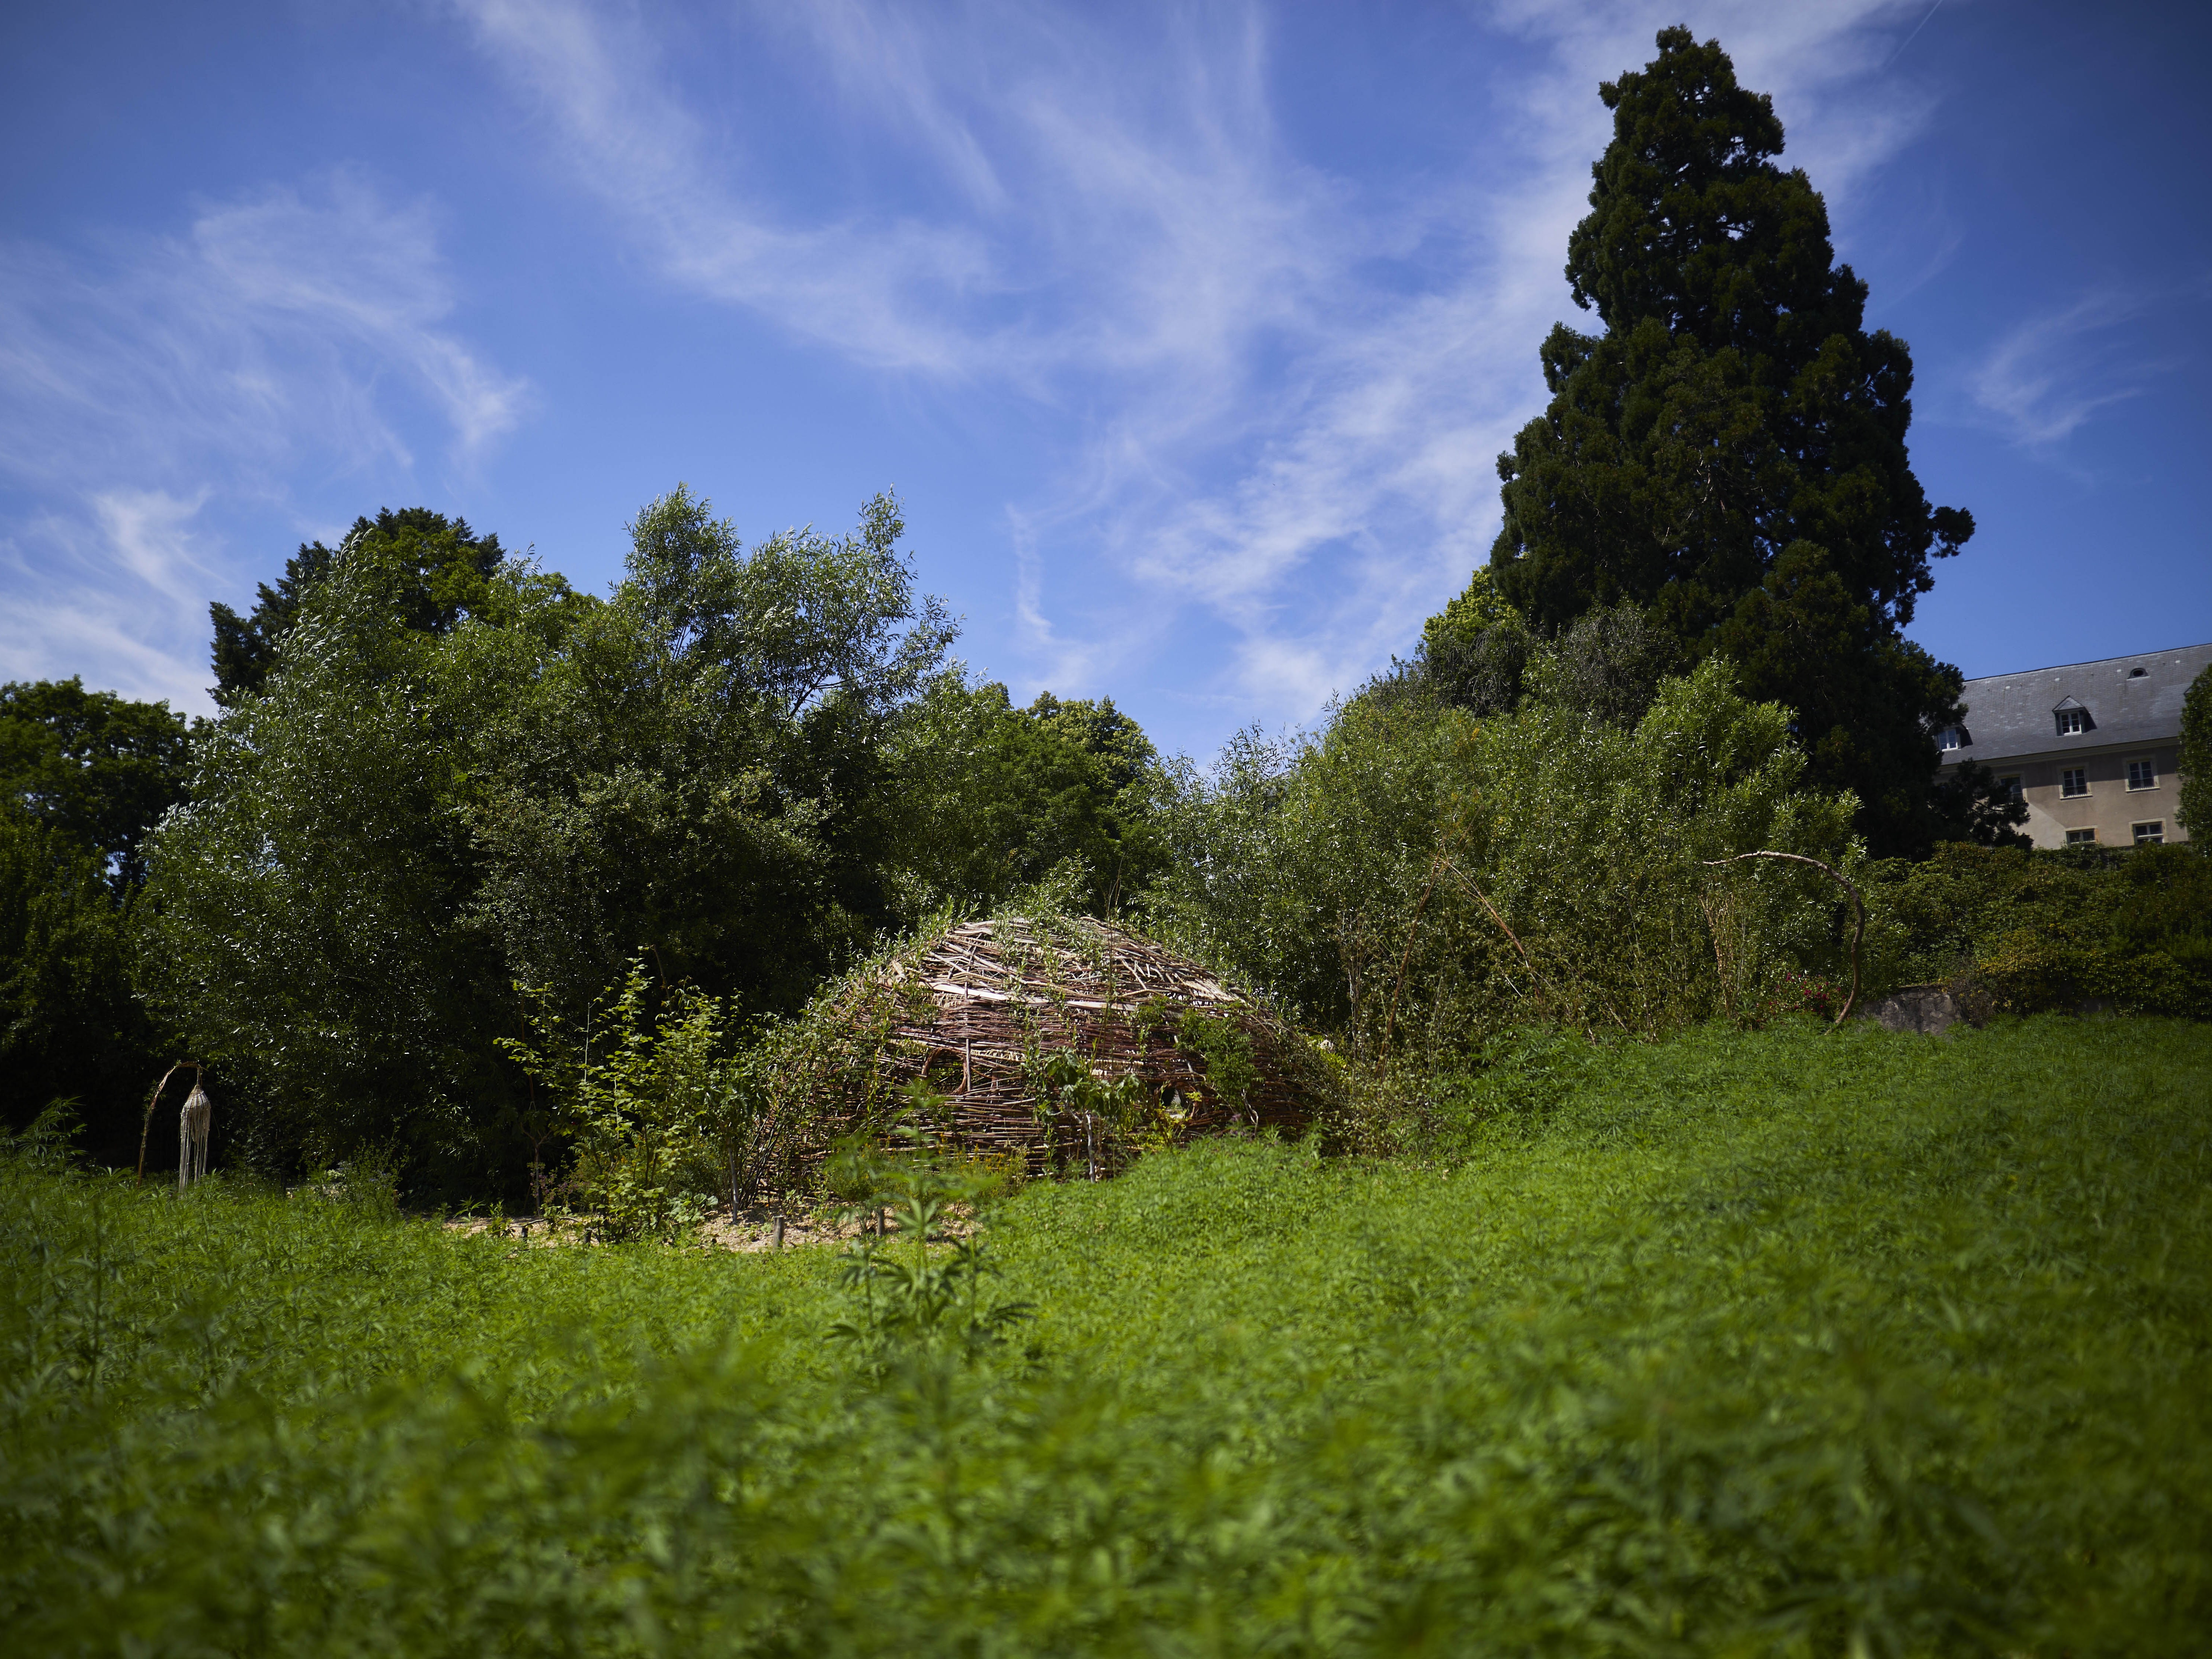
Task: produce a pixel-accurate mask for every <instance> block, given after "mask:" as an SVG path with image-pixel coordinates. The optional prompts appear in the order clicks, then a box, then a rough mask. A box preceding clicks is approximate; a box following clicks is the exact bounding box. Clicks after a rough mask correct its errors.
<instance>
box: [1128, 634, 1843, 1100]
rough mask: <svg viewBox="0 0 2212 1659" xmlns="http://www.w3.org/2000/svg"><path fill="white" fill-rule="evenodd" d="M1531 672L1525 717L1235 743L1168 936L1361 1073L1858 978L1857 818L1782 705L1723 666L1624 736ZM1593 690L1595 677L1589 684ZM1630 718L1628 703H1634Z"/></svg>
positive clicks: (1664, 693)
mask: <svg viewBox="0 0 2212 1659" xmlns="http://www.w3.org/2000/svg"><path fill="white" fill-rule="evenodd" d="M1574 669H1575V664H1574V662H1573V661H1572V660H1571V659H1569V658H1567V657H1565V656H1563V655H1560V654H1559V653H1553V654H1549V655H1547V654H1541V653H1540V654H1539V655H1538V656H1537V657H1536V658H1535V659H1533V660H1532V662H1531V664H1530V665H1529V666H1528V687H1529V691H1528V696H1527V698H1526V700H1525V701H1524V702H1522V705H1521V707H1520V708H1518V709H1517V710H1516V711H1515V712H1512V713H1510V714H1498V715H1496V716H1494V717H1492V718H1491V719H1489V720H1485V721H1480V722H1478V721H1477V720H1475V719H1474V717H1473V716H1472V715H1471V714H1468V712H1467V711H1466V710H1464V709H1462V708H1458V707H1455V706H1453V705H1449V704H1443V703H1438V702H1424V701H1422V700H1420V699H1419V698H1416V697H1411V696H1392V697H1380V696H1375V697H1366V698H1362V699H1359V700H1356V701H1355V702H1352V703H1350V704H1347V705H1346V706H1345V707H1344V708H1342V709H1340V710H1339V711H1338V712H1337V713H1336V714H1335V716H1334V719H1333V720H1332V721H1331V723H1330V725H1329V726H1328V730H1327V731H1326V732H1324V733H1323V734H1322V736H1321V737H1320V738H1317V739H1316V740H1314V741H1312V742H1310V743H1309V744H1305V745H1304V746H1303V747H1302V748H1297V749H1291V748H1286V747H1282V746H1277V747H1273V748H1270V747H1268V746H1267V745H1264V744H1260V743H1259V742H1257V741H1256V740H1255V739H1246V740H1244V741H1243V742H1242V743H1240V744H1238V745H1234V746H1232V749H1231V751H1230V753H1229V754H1228V755H1227V756H1225V760H1224V764H1223V766H1222V767H1221V769H1219V771H1218V775H1217V776H1216V778H1215V779H1214V780H1212V781H1210V782H1200V781H1192V782H1191V783H1190V784H1189V786H1188V788H1187V790H1186V792H1185V794H1184V797H1183V799H1182V803H1181V805H1180V806H1179V808H1178V815H1177V816H1176V817H1174V819H1173V823H1174V827H1175V829H1176V832H1177V833H1178V834H1179V835H1180V836H1182V843H1183V855H1184V856H1183V861H1182V866H1181V868H1180V869H1179V871H1178V872H1176V873H1173V874H1171V875H1170V877H1169V878H1167V879H1166V880H1165V881H1164V883H1163V884H1161V886H1160V887H1159V888H1158V890H1156V892H1155V894H1154V895H1153V896H1152V909H1153V915H1154V917H1155V919H1156V920H1157V921H1158V924H1159V925H1160V926H1162V927H1164V928H1165V929H1166V930H1167V931H1168V932H1169V933H1170V934H1171V935H1172V936H1174V937H1176V938H1177V939H1180V940H1182V942H1184V943H1185V944H1186V945H1187V946H1188V948H1192V949H1194V950H1196V951H1202V952H1206V953H1208V954H1209V955H1210V956H1211V957H1212V959H1215V960H1218V961H1221V962H1223V963H1226V964H1227V965H1228V966H1230V967H1231V968H1232V969H1235V970H1236V971H1237V972H1238V973H1239V974H1240V975H1244V976H1246V977H1248V978H1249V979H1250V980H1251V981H1253V982H1255V983H1256V984H1258V985H1259V986H1261V987H1262V988H1264V989H1266V990H1267V991H1268V992H1270V993H1271V994H1274V995H1277V996H1279V997H1281V998H1283V999H1284V1000H1285V1001H1287V1002H1288V1003H1290V1004H1291V1006H1295V1007H1296V1008H1297V1009H1298V1010H1299V1011H1300V1012H1302V1013H1303V1014H1304V1016H1305V1017H1306V1018H1308V1019H1310V1020H1312V1021H1314V1022H1316V1023H1317V1024H1320V1025H1322V1027H1324V1028H1325V1029H1329V1030H1336V1031H1340V1032H1341V1033H1342V1034H1343V1035H1344V1036H1345V1038H1346V1042H1347V1046H1348V1047H1349V1048H1351V1050H1352V1052H1353V1053H1354V1054H1358V1055H1363V1056H1366V1057H1370V1058H1377V1059H1387V1058H1389V1057H1390V1056H1391V1055H1392V1054H1393V1053H1394V1052H1395V1053H1398V1054H1405V1053H1407V1052H1410V1053H1413V1054H1420V1055H1425V1056H1431V1057H1435V1056H1449V1055H1450V1054H1455V1053H1457V1052H1460V1051H1462V1050H1464V1049H1468V1048H1472V1047H1478V1046H1480V1043H1481V1042H1483V1041H1485V1040H1486V1038H1487V1037H1489V1036H1493V1035H1495V1034H1497V1033H1499V1032H1501V1031H1504V1030H1508V1029H1510V1028H1511V1027H1513V1026H1515V1025H1518V1024H1526V1023H1528V1022H1529V1021H1530V1020H1532V1019H1533V1020H1549V1021H1554V1022H1558V1023H1561V1024H1568V1025H1571V1026H1575V1027H1577V1028H1581V1029H1584V1030H1595V1029H1598V1028H1601V1027H1602V1028H1605V1029H1608V1030H1620V1031H1634V1032H1638V1033H1644V1034H1650V1033H1654V1032H1659V1031H1664V1030H1671V1029H1674V1028H1676V1027H1678V1026H1680V1025H1681V1024H1685V1023H1687V1022H1691V1021H1694V1020H1698V1019H1701V1018H1707V1017H1710V1016H1711V1015H1715V1014H1722V1015H1726V1016H1728V1017H1730V1018H1735V1019H1737V1020H1739V1021H1742V1022H1746V1023H1750V1022H1755V1021H1756V1020H1759V1019H1760V1018H1765V1017H1767V1016H1768V1015H1770V1014H1771V1013H1772V1012H1777V1011H1778V1010H1779V1009H1781V1008H1783V1007H1785V1006H1796V1002H1797V1001H1798V1000H1800V994H1799V992H1798V990H1797V989H1796V987H1794V986H1793V985H1792V983H1791V976H1792V975H1802V974H1804V973H1806V972H1807V971H1808V970H1810V971H1813V972H1815V973H1817V974H1819V975H1824V976H1826V977H1827V978H1831V979H1832V978H1835V977H1837V976H1842V977H1844V978H1846V979H1847V978H1848V975H1849V965H1848V962H1847V960H1846V959H1845V953H1844V948H1843V947H1844V940H1845V939H1848V937H1849V927H1848V922H1847V918H1848V915H1849V906H1848V904H1847V903H1846V902H1844V899H1843V895H1842V894H1841V892H1840V891H1839V890H1838V889H1837V888H1836V887H1835V886H1834V885H1833V884H1831V883H1830V882H1829V881H1828V880H1827V878H1825V877H1823V876H1821V875H1820V874H1819V873H1818V872H1815V871H1813V870H1810V869H1808V868H1807V867H1805V866H1797V865H1790V864H1786V863H1778V862H1773V861H1764V860H1762V861H1754V862H1737V863H1731V862H1728V860H1731V859H1732V858H1733V857H1734V856H1735V854H1741V853H1747V852H1751V851H1754V850H1759V849H1769V850H1777V851H1784V852H1792V853H1798V854H1806V855H1808V856H1810V857H1813V858H1816V859H1819V860H1822V861H1824V862H1826V863H1827V864H1830V865H1832V866H1835V867H1837V868H1838V869H1840V870H1842V871H1843V872H1845V873H1846V874H1848V873H1850V872H1852V871H1854V870H1856V869H1857V867H1858V866H1859V862H1860V860H1861V859H1862V857H1863V854H1861V852H1860V851H1859V850H1858V849H1857V846H1856V843H1854V842H1851V841H1850V816H1851V812H1852V810H1853V808H1852V803H1851V802H1850V799H1848V798H1846V797H1842V796H1837V797H1826V796H1821V795H1818V794H1815V793H1811V792H1809V791H1808V790H1807V789H1806V788H1805V787H1804V777H1805V762H1804V758H1803V757H1802V754H1800V753H1799V751H1798V750H1797V748H1796V744H1795V743H1794V742H1793V741H1792V739H1791V738H1790V717H1789V713H1788V711H1787V710H1785V709H1784V708H1780V707H1778V705H1775V704H1771V703H1753V702H1748V701H1747V700H1746V699H1745V698H1744V697H1743V696H1741V694H1740V693H1739V692H1738V691H1737V690H1736V689H1735V683H1734V679H1733V678H1732V675H1731V673H1730V671H1729V667H1728V665H1727V664H1726V663H1725V662H1723V661H1722V660H1719V659H1713V660H1711V661H1708V662H1707V663H1705V665H1702V666H1701V667H1699V669H1698V670H1697V671H1695V672H1694V673H1693V674H1692V675H1689V676H1687V677H1685V678H1672V679H1665V680H1662V681H1661V682H1660V683H1659V685H1658V689H1657V690H1656V694H1655V695H1653V696H1651V697H1650V700H1649V704H1648V707H1645V708H1644V709H1643V712H1642V713H1641V714H1640V715H1639V716H1638V718H1637V719H1636V720H1634V723H1633V724H1632V725H1622V724H1617V723H1613V722H1610V721H1608V720H1603V719H1600V718H1596V717H1594V716H1593V714H1591V713H1590V712H1589V708H1587V707H1586V706H1585V703H1586V702H1587V698H1588V695H1589V692H1588V688H1587V687H1585V686H1584V685H1583V684H1582V681H1581V679H1578V678H1576V676H1575V673H1574ZM1584 678H1587V676H1585V677H1584ZM1632 701H1633V700H1632Z"/></svg>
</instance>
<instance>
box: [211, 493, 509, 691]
mask: <svg viewBox="0 0 2212 1659" xmlns="http://www.w3.org/2000/svg"><path fill="white" fill-rule="evenodd" d="M341 554H350V555H352V556H356V557H361V558H372V559H376V560H379V561H380V562H384V563H386V564H388V565H390V566H391V567H392V568H393V569H394V570H395V571H398V572H401V573H404V580H401V581H400V582H399V584H398V586H397V589H396V591H395V592H394V593H393V596H392V598H393V600H394V604H395V607H396V609H395V611H394V615H395V617H396V618H397V619H398V621H399V622H400V623H401V624H402V625H403V626H405V627H408V628H413V629H421V630H422V631H423V632H426V633H444V632H446V631H447V630H448V629H451V628H452V627H453V624H454V623H457V622H459V620H460V619H461V618H462V617H465V616H468V615H471V614H474V613H476V612H477V611H481V610H482V609H483V605H484V604H485V601H486V599H487V597H488V595H489V583H490V581H491V578H492V575H493V573H494V572H495V571H496V570H497V569H498V568H499V565H500V561H501V559H503V558H505V557H506V554H505V553H504V552H503V551H502V550H501V547H500V544H499V538H498V537H497V536H483V537H479V536H477V534H476V532H473V531H471V529H470V528H469V523H468V520H466V519H450V520H449V519H447V517H446V515H445V514H444V513H434V512H432V511H431V510H430V509H429V508H428V507H403V508H402V509H400V510H399V511H398V512H396V513H395V512H393V511H392V509H391V508H390V507H380V508H379V509H378V510H377V514H376V516H375V517H374V519H370V518H368V517H365V516H364V517H362V518H358V519H356V520H354V521H353V528H352V529H351V530H349V531H348V532H346V536H345V539H344V540H343V541H342V542H340V543H339V544H338V546H337V550H331V549H330V548H327V547H325V546H324V545H323V544H322V543H320V542H319V541H315V542H302V543H301V544H300V550H299V551H298V552H297V553H295V554H294V555H293V556H291V557H290V558H289V559H287V560H285V562H284V574H283V575H281V576H279V577H278V578H277V579H276V586H274V587H271V586H270V585H269V584H268V583H267V582H263V583H261V584H259V586H258V598H257V600H256V603H255V605H254V606H253V609H252V611H251V612H249V613H248V614H247V615H246V616H244V617H241V616H240V615H239V614H238V612H237V611H234V610H232V609H231V608H230V606H228V605H223V604H222V603H220V602H218V603H216V604H214V605H210V606H209V607H208V615H209V617H210V620H211V621H212V622H213V623H214V624H215V648H214V657H215V678H216V683H215V684H214V685H213V686H212V687H211V688H210V695H211V696H213V697H214V698H215V700H216V702H217V703H218V704H220V705H221V706H222V707H223V708H233V707H235V706H236V704H237V703H238V702H239V701H240V699H241V698H243V697H246V696H252V694H253V693H255V692H257V691H258V690H261V688H262V685H263V684H264V682H265V681H266V680H267V679H268V677H269V671H270V669H271V668H272V667H274V666H275V665H276V653H277V646H278V644H279V642H280V641H282V640H283V636H284V634H285V631H286V630H287V629H289V628H290V627H291V626H292V624H293V623H294V622H295V621H296V620H297V619H298V617H299V614H300V605H301V601H302V599H304V598H305V597H306V594H307V590H308V589H309V588H310V587H312V586H313V585H314V584H315V583H316V582H317V581H319V580H321V579H322V578H323V577H324V576H325V575H326V574H329V572H330V569H331V565H332V564H333V563H334V562H337V559H338V557H339V556H340V555H341Z"/></svg>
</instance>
